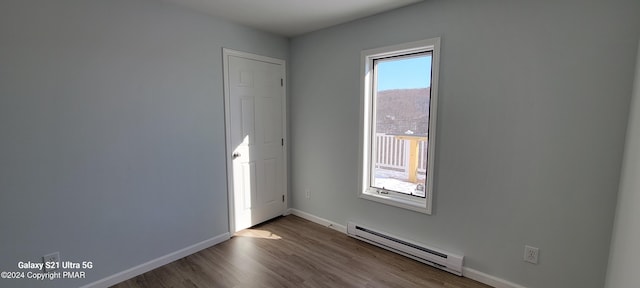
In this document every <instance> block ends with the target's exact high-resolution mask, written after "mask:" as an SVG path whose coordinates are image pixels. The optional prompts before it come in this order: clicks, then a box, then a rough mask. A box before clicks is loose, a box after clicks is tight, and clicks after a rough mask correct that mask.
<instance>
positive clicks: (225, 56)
mask: <svg viewBox="0 0 640 288" xmlns="http://www.w3.org/2000/svg"><path fill="white" fill-rule="evenodd" d="M229 56H236V57H240V58H245V59H250V60H256V61H262V62H267V63H273V64H278V65H282V70H283V71H282V72H283V75H282V79H283V91H284V97H283V99H282V137H283V139H284V141H283V157H282V162H283V173H282V175H283V179H282V181H283V183H282V187H283V188H284V195H285V197H284V208H283V210H282V214H283V215H284V214H285V213H286V211H287V207H289V187H288V186H289V185H288V178H289V177H288V174H289V170H288V168H287V166H288V165H287V162H288V160H287V155H288V154H289V153H288V143H287V139H288V138H287V62H286V61H285V60H282V59H277V58H271V57H267V56H262V55H257V54H252V53H247V52H242V51H237V50H232V49H228V48H222V67H223V71H222V74H223V78H224V79H223V82H224V83H223V86H224V123H225V160H226V164H227V165H226V166H227V197H228V212H229V233H230V235H233V233H235V193H234V190H233V159H232V157H231V153H232V152H233V148H232V147H231V122H230V121H231V115H230V113H231V112H230V111H231V102H230V97H231V95H230V93H231V91H230V83H229Z"/></svg>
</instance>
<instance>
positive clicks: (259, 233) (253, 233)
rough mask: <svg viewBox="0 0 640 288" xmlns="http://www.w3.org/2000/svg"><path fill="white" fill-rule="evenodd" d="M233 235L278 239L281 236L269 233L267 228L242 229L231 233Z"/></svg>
mask: <svg viewBox="0 0 640 288" xmlns="http://www.w3.org/2000/svg"><path fill="white" fill-rule="evenodd" d="M233 236H237V237H251V238H261V239H275V240H279V239H282V237H280V236H278V235H276V234H273V233H271V232H270V231H267V230H259V229H244V230H242V231H238V232H236V233H234V234H233Z"/></svg>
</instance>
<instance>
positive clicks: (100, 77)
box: [0, 0, 289, 287]
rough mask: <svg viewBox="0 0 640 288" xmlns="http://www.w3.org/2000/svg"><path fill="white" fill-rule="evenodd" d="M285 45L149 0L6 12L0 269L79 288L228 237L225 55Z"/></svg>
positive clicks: (62, 1)
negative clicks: (66, 272)
mask: <svg viewBox="0 0 640 288" xmlns="http://www.w3.org/2000/svg"><path fill="white" fill-rule="evenodd" d="M288 45H289V42H288V40H287V39H286V38H282V37H276V36H273V35H270V34H267V33H262V32H257V31H255V30H251V29H248V28H244V27H241V26H238V25H234V24H230V23H228V22H225V21H221V20H218V19H214V18H211V17H208V16H205V15H201V14H198V13H194V12H189V11H187V10H184V9H181V8H177V7H174V6H172V5H169V4H162V3H161V2H158V1H147V0H109V1H91V0H90V1H86V0H75V1H74V0H56V1H37V0H3V1H1V2H0V163H1V164H0V219H2V221H0V231H1V232H0V271H12V270H17V268H16V263H17V262H18V261H38V262H39V261H41V258H40V257H42V255H44V254H46V253H49V252H53V251H60V253H61V256H62V259H63V260H72V261H93V262H94V265H95V267H94V269H93V270H90V271H87V279H84V280H76V281H61V280H56V281H46V282H38V281H10V280H4V279H1V280H0V286H2V287H74V286H80V285H83V284H86V283H90V282H93V281H96V280H98V279H101V278H104V277H106V276H109V275H112V274H114V273H116V272H120V271H123V270H125V269H128V268H131V267H133V266H135V265H139V264H142V263H144V262H146V261H149V260H152V259H155V258H157V257H160V256H164V255H166V254H167V253H170V252H173V251H176V250H179V249H182V248H185V247H187V246H190V245H193V244H195V243H198V242H200V241H203V240H206V239H209V238H211V237H214V236H217V235H220V234H223V233H225V232H228V220H227V219H228V217H227V214H228V213H227V192H226V174H225V173H226V172H225V160H224V159H225V158H224V157H225V150H224V149H225V148H224V146H225V140H224V137H225V133H224V108H223V86H222V61H221V59H222V52H221V48H222V47H223V46H224V47H228V48H232V49H237V50H243V51H247V52H253V53H257V54H262V55H266V56H271V57H277V58H282V59H286V58H287V57H288Z"/></svg>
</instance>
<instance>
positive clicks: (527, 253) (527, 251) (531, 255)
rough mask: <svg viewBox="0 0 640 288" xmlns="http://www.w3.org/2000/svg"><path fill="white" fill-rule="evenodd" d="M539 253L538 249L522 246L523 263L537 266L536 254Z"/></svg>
mask: <svg viewBox="0 0 640 288" xmlns="http://www.w3.org/2000/svg"><path fill="white" fill-rule="evenodd" d="M539 253H540V249H538V248H536V247H531V246H528V245H525V246H524V261H525V262H529V263H532V264H538V254H539Z"/></svg>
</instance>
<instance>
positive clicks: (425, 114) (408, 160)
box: [359, 38, 440, 214]
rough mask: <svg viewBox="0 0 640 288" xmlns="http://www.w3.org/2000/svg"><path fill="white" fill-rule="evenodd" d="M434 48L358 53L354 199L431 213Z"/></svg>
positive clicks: (436, 44)
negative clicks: (357, 170) (356, 195)
mask: <svg viewBox="0 0 640 288" xmlns="http://www.w3.org/2000/svg"><path fill="white" fill-rule="evenodd" d="M439 49H440V39H439V38H434V39H428V40H423V41H417V42H411V43H405V44H400V45H394V46H388V47H382V48H377V49H371V50H365V51H362V55H361V61H362V78H361V79H362V93H361V94H362V95H361V113H360V115H361V125H360V129H361V133H360V135H361V139H360V141H361V142H360V152H361V153H360V157H361V163H362V166H361V169H360V170H361V179H360V185H359V197H361V198H365V199H369V200H373V201H377V202H381V203H385V204H388V205H393V206H397V207H401V208H405V209H410V210H414V211H419V212H422V213H427V214H431V199H432V192H433V172H434V171H433V167H434V157H433V156H434V155H435V154H434V151H435V145H434V144H435V141H434V139H435V129H436V108H437V105H436V102H437V86H438V85H437V84H438V64H439V61H438V60H439Z"/></svg>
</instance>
